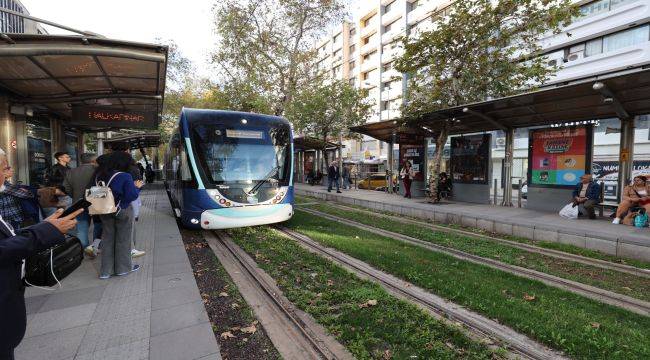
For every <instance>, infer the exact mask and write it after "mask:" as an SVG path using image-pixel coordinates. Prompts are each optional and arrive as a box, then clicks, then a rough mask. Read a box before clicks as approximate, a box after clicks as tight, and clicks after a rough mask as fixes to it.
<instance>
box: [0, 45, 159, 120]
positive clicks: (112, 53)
mask: <svg viewBox="0 0 650 360" xmlns="http://www.w3.org/2000/svg"><path fill="white" fill-rule="evenodd" d="M2 40H4V42H3V43H0V88H2V89H4V90H5V91H6V92H7V93H9V94H10V96H11V102H12V105H13V106H16V107H17V108H22V109H25V108H32V109H33V110H34V111H49V112H53V113H55V114H58V115H59V116H60V117H61V118H62V119H63V121H64V122H65V123H68V124H70V125H75V126H77V127H81V128H86V129H109V128H113V129H119V128H151V129H154V128H157V126H158V121H159V119H160V116H161V113H162V105H163V95H164V90H165V79H166V68H167V66H166V64H167V47H166V46H161V45H151V44H140V43H132V42H126V41H118V40H110V39H106V38H101V37H90V36H54V35H26V34H9V35H7V36H3V38H2Z"/></svg>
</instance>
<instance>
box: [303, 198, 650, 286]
mask: <svg viewBox="0 0 650 360" xmlns="http://www.w3.org/2000/svg"><path fill="white" fill-rule="evenodd" d="M319 204H320V203H314V202H312V203H304V204H298V205H301V206H308V205H319ZM326 204H327V205H328V206H332V207H336V208H339V209H342V210H347V211H358V212H363V213H366V214H371V215H373V216H378V217H381V218H385V219H390V220H393V221H397V222H401V223H403V224H413V225H418V226H424V227H428V228H429V229H432V230H435V231H440V232H445V233H450V234H457V235H464V236H469V237H474V238H480V239H486V240H492V241H498V242H500V243H504V244H507V245H508V246H512V247H514V248H518V249H521V250H525V251H528V252H531V253H537V254H541V255H546V256H551V257H554V258H557V259H563V260H569V261H575V262H578V263H581V264H585V265H590V266H594V267H599V268H602V269H608V270H616V271H619V272H623V273H627V274H631V275H635V276H639V277H644V278H650V269H642V268H638V267H635V266H631V265H625V264H617V263H615V262H611V261H606V260H601V259H594V258H589V257H585V256H580V255H575V254H571V253H567V252H563V251H559V250H553V249H545V248H542V247H539V246H535V245H529V244H524V243H520V242H516V241H511V240H507V239H501V238H498V237H494V236H488V235H482V234H477V233H474V232H471V231H465V230H459V229H452V228H449V227H445V226H440V225H435V224H430V223H426V222H423V221H418V220H413V219H408V218H403V217H400V216H395V215H387V214H383V213H377V212H372V211H369V210H363V209H358V208H353V207H349V206H346V205H342V204H339V203H334V202H330V201H327V202H326Z"/></svg>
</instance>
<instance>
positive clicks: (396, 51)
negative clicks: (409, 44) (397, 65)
mask: <svg viewBox="0 0 650 360" xmlns="http://www.w3.org/2000/svg"><path fill="white" fill-rule="evenodd" d="M402 54H404V49H402V47H401V46H397V47H395V48H392V49H390V50H388V51H386V52H384V53H383V54H381V62H382V63H383V64H386V63H389V62H391V61H393V60H395V59H397V58H398V57H400V56H402Z"/></svg>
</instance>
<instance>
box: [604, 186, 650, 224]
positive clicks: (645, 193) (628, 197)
mask: <svg viewBox="0 0 650 360" xmlns="http://www.w3.org/2000/svg"><path fill="white" fill-rule="evenodd" d="M636 206H640V207H642V208H644V209H645V210H646V211H650V184H649V183H648V179H647V178H646V177H645V176H635V177H634V180H633V181H632V185H628V186H626V187H625V189H623V201H621V203H620V204H619V205H618V209H617V210H616V218H615V219H614V221H612V223H613V224H620V223H621V219H622V218H623V217H624V216H625V214H626V213H627V212H628V210H630V209H631V208H633V207H636Z"/></svg>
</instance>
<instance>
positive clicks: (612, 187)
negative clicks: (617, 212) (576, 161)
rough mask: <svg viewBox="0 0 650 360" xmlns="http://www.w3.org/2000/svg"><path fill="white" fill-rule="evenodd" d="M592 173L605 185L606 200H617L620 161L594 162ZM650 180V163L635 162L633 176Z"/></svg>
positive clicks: (644, 161) (645, 161)
mask: <svg viewBox="0 0 650 360" xmlns="http://www.w3.org/2000/svg"><path fill="white" fill-rule="evenodd" d="M591 172H592V174H593V175H594V179H595V180H596V181H598V182H599V183H600V182H603V183H604V189H605V190H604V192H605V194H604V195H605V200H616V199H617V196H618V161H594V162H593V163H592V165H591ZM641 175H642V176H645V177H648V178H650V161H648V160H634V164H633V167H632V176H633V177H634V176H641Z"/></svg>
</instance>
